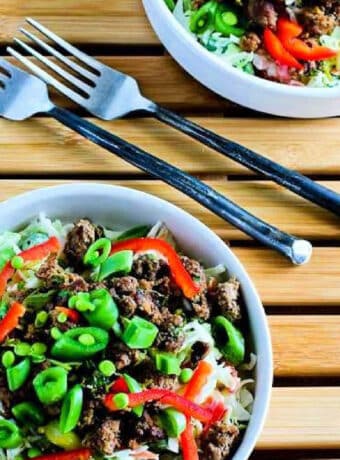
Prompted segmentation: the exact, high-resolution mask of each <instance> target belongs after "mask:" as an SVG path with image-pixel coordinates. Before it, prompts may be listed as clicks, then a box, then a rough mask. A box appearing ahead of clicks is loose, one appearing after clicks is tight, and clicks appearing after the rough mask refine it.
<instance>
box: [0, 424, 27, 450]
mask: <svg viewBox="0 0 340 460" xmlns="http://www.w3.org/2000/svg"><path fill="white" fill-rule="evenodd" d="M21 443H22V437H21V434H20V430H19V428H18V427H17V425H16V424H15V423H13V422H10V421H9V420H5V419H1V420H0V448H1V449H15V448H17V447H19V446H20V444H21Z"/></svg>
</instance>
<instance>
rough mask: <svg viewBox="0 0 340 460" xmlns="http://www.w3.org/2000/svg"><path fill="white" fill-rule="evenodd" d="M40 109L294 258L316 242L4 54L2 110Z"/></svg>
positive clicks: (302, 259) (11, 115)
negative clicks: (84, 113) (109, 125)
mask: <svg viewBox="0 0 340 460" xmlns="http://www.w3.org/2000/svg"><path fill="white" fill-rule="evenodd" d="M14 54H15V55H16V57H17V58H18V60H19V61H21V62H22V63H23V64H26V63H27V62H28V61H27V59H26V58H25V57H24V56H21V55H20V54H18V53H14ZM40 112H44V113H47V114H48V115H50V116H52V117H54V118H55V119H56V120H58V121H60V122H61V123H62V124H64V125H66V126H68V127H69V128H71V129H73V130H74V131H76V132H78V133H79V134H81V135H82V136H84V137H86V138H87V139H89V140H90V141H92V142H94V143H95V144H98V145H100V146H101V147H103V148H105V149H106V150H108V151H109V152H111V153H114V154H116V155H117V156H119V157H120V158H123V159H124V160H126V161H127V162H129V163H131V164H133V165H135V166H137V167H138V168H140V169H141V170H143V171H145V172H147V173H149V174H151V175H152V176H154V177H156V178H158V179H161V180H163V181H164V182H166V183H168V184H169V185H172V186H173V187H175V188H177V189H178V190H180V191H181V192H183V193H185V194H186V195H188V196H190V197H191V198H193V199H194V200H196V201H198V202H199V203H201V204H202V205H203V206H205V207H206V208H208V209H210V210H211V211H213V212H214V213H215V214H217V215H219V216H220V217H222V218H223V219H225V220H227V221H229V222H230V223H232V224H233V225H235V226H236V227H238V228H239V229H241V230H242V231H244V232H245V233H247V234H248V235H250V236H252V237H254V238H256V239H258V240H259V241H261V242H263V243H264V244H266V245H267V246H269V247H271V248H273V249H276V250H277V251H279V252H281V253H282V254H284V255H285V256H287V257H288V258H289V259H291V261H292V262H294V263H295V264H303V263H306V262H307V261H308V260H309V258H310V256H311V253H312V246H311V244H310V243H309V242H308V241H305V240H300V239H297V238H295V237H293V236H291V235H289V234H287V233H284V232H281V231H280V230H278V229H277V228H275V227H273V226H271V225H269V224H267V223H266V222H263V221H262V220H260V219H257V218H256V217H254V216H253V215H252V214H250V213H248V212H247V211H245V210H244V209H242V208H241V207H239V206H237V205H236V204H234V203H233V202H232V201H230V200H228V199H227V198H225V197H224V196H223V195H221V194H220V193H218V192H216V191H215V190H214V189H212V188H211V187H209V186H208V185H206V184H204V183H203V182H201V181H199V180H198V179H195V178H194V177H192V176H190V175H189V174H186V173H185V172H183V171H181V170H180V169H178V168H175V167H174V166H172V165H170V164H168V163H166V162H165V161H162V160H160V159H158V158H156V157H154V156H152V155H150V154H149V153H147V152H144V151H143V150H141V149H140V148H138V147H136V146H134V145H132V144H130V143H128V142H126V141H124V140H122V139H120V138H119V137H117V136H114V135H113V134H110V133H108V132H107V131H105V130H104V129H102V128H99V127H98V126H95V125H93V124H92V123H89V122H88V121H86V120H83V119H82V118H80V117H78V116H77V115H75V114H73V113H71V112H69V111H67V110H65V109H62V108H60V107H56V106H55V105H53V103H52V102H51V101H50V99H49V97H48V90H47V85H46V84H45V83H44V82H43V81H42V80H40V79H39V78H37V77H35V76H33V75H30V74H28V73H26V72H24V71H22V70H20V69H18V68H17V67H15V66H14V65H12V64H10V63H8V62H7V61H5V60H3V59H0V116H1V115H2V116H3V117H5V118H8V119H10V120H24V119H26V118H29V117H31V116H32V115H34V114H36V113H40Z"/></svg>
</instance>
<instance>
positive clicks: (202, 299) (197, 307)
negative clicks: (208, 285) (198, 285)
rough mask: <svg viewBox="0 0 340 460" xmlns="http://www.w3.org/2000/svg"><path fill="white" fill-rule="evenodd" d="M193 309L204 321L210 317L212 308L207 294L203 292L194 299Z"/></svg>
mask: <svg viewBox="0 0 340 460" xmlns="http://www.w3.org/2000/svg"><path fill="white" fill-rule="evenodd" d="M192 309H193V311H194V312H195V315H196V316H198V318H201V319H203V320H204V321H206V320H207V319H209V318H210V314H211V310H210V306H209V304H208V300H207V297H206V295H205V294H203V293H201V294H200V295H198V296H196V297H195V298H194V299H193V301H192Z"/></svg>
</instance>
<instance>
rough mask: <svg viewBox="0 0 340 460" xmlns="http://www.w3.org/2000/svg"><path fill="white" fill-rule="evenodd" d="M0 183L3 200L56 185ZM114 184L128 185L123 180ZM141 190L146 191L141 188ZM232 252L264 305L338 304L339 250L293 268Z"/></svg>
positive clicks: (263, 252) (273, 258)
mask: <svg viewBox="0 0 340 460" xmlns="http://www.w3.org/2000/svg"><path fill="white" fill-rule="evenodd" d="M0 183H1V185H2V187H1V192H0V199H5V198H7V197H8V196H13V195H15V194H18V193H20V192H22V191H26V190H29V189H32V188H36V187H39V186H43V185H48V184H49V185H51V184H53V183H55V182H54V181H46V182H45V181H1V182H0ZM115 183H118V184H122V183H125V185H127V184H128V182H126V181H125V182H122V181H118V182H115ZM147 185H148V184H147ZM150 185H152V182H150ZM143 190H148V189H147V188H146V189H144V188H143ZM149 190H150V189H149ZM157 193H158V192H157ZM233 250H234V252H235V253H236V255H237V256H238V257H239V258H240V260H241V262H242V263H243V264H244V266H245V268H246V270H247V271H248V273H249V274H250V276H251V277H252V279H253V280H254V282H255V285H256V287H257V289H258V290H259V293H260V296H261V298H262V300H263V302H264V304H266V305H276V306H292V305H295V306H306V307H310V306H320V305H325V306H326V305H327V306H339V305H340V295H339V276H340V268H339V258H340V248H329V247H322V248H320V247H319V248H318V247H317V248H314V253H313V257H312V259H311V261H310V262H309V263H308V264H307V265H303V266H293V265H292V264H291V263H290V262H289V261H288V260H286V259H284V258H283V257H282V256H280V255H278V254H276V253H275V252H274V251H271V250H267V249H263V248H245V247H235V248H233Z"/></svg>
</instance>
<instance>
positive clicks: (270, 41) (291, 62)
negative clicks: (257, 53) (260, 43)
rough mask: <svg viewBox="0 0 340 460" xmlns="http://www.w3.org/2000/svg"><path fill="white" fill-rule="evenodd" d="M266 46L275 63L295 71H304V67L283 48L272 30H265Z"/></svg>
mask: <svg viewBox="0 0 340 460" xmlns="http://www.w3.org/2000/svg"><path fill="white" fill-rule="evenodd" d="M263 40H264V46H265V48H266V50H267V51H268V53H269V54H270V55H271V57H272V58H273V59H275V61H277V62H279V63H280V64H282V65H286V66H288V67H294V68H295V69H303V65H302V64H300V62H299V61H298V60H297V59H295V57H294V56H293V55H292V54H291V53H290V52H289V51H287V49H286V48H285V47H284V46H283V44H282V42H281V41H280V39H279V38H278V37H277V35H275V34H274V32H273V31H272V30H270V29H268V28H267V29H265V31H264V33H263Z"/></svg>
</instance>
